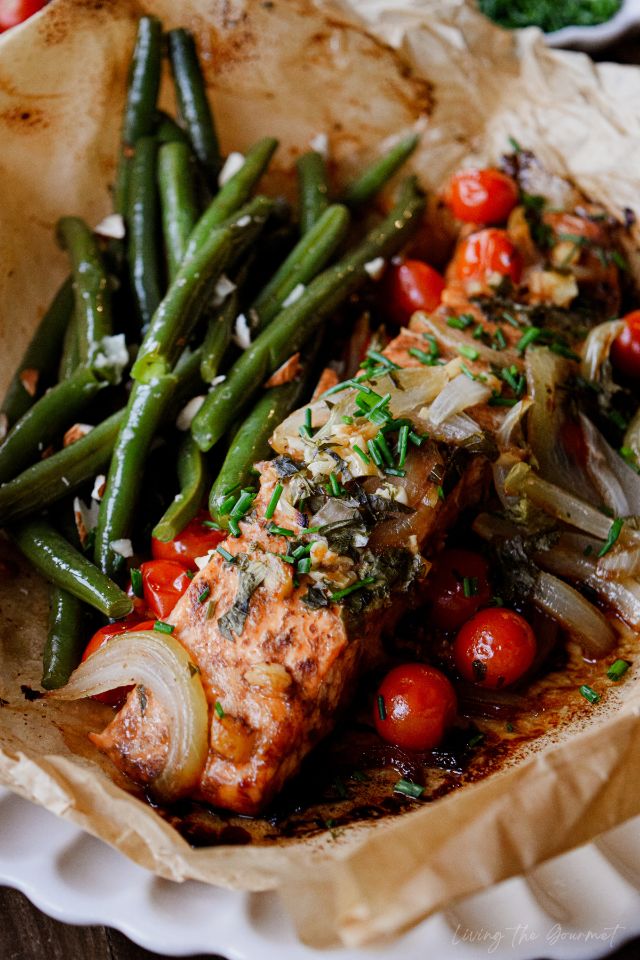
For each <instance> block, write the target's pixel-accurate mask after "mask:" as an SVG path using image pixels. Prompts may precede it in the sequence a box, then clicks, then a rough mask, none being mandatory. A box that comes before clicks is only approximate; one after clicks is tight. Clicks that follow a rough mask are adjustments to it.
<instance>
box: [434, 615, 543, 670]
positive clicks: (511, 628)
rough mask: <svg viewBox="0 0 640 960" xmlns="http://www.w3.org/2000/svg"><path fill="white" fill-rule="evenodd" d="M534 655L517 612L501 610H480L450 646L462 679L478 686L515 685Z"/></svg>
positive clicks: (529, 636)
mask: <svg viewBox="0 0 640 960" xmlns="http://www.w3.org/2000/svg"><path fill="white" fill-rule="evenodd" d="M535 654H536V638H535V635H534V632H533V630H532V629H531V627H530V626H529V624H528V623H527V621H526V620H525V619H524V617H521V616H520V614H519V613H515V612H514V611H513V610H506V609H505V608H504V607H489V608H487V609H486V610H480V612H479V613H476V614H475V616H473V617H471V619H470V620H468V621H467V622H466V623H465V625H464V626H463V627H462V629H461V630H460V632H459V633H458V636H457V637H456V639H455V642H454V645H453V656H454V659H455V662H456V666H457V668H458V670H459V671H460V673H461V674H462V676H463V677H464V678H465V680H472V681H473V682H475V683H477V684H479V685H480V686H481V687H502V686H509V684H511V683H515V682H516V680H519V679H520V677H521V676H522V675H523V674H525V673H526V672H527V670H528V669H529V667H530V666H531V664H532V663H533V658H534V657H535Z"/></svg>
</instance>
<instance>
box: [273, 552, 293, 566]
mask: <svg viewBox="0 0 640 960" xmlns="http://www.w3.org/2000/svg"><path fill="white" fill-rule="evenodd" d="M273 556H274V557H279V558H280V559H281V560H282V561H283V562H284V563H289V564H291V566H292V567H293V566H295V563H296V562H295V560H294V559H293V557H290V556H289V555H288V554H286V553H274V554H273Z"/></svg>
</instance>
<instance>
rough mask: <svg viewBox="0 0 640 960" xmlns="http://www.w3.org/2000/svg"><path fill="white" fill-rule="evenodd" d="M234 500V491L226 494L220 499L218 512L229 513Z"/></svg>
mask: <svg viewBox="0 0 640 960" xmlns="http://www.w3.org/2000/svg"><path fill="white" fill-rule="evenodd" d="M235 502H236V496H235V494H234V493H231V494H229V495H228V496H226V497H225V498H224V500H223V501H222V503H221V504H220V513H221V514H223V515H224V514H227V513H229V512H230V511H231V510H232V509H233V507H234V506H235Z"/></svg>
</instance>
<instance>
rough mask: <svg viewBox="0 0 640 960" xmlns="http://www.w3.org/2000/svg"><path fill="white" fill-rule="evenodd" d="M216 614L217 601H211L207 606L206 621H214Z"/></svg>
mask: <svg viewBox="0 0 640 960" xmlns="http://www.w3.org/2000/svg"><path fill="white" fill-rule="evenodd" d="M215 612H216V601H215V600H209V603H208V604H207V612H206V613H205V615H204V618H205V620H213V615H214V613H215Z"/></svg>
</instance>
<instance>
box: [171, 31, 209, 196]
mask: <svg viewBox="0 0 640 960" xmlns="http://www.w3.org/2000/svg"><path fill="white" fill-rule="evenodd" d="M167 37H168V41H169V58H170V60H171V69H172V71H173V80H174V83H175V88H176V99H177V101H178V108H179V111H180V116H181V118H182V121H183V123H184V125H185V127H186V128H187V130H188V132H189V137H190V139H191V143H192V145H193V149H194V152H195V155H196V157H197V158H198V160H199V161H200V163H201V165H202V168H203V170H204V172H205V174H206V177H207V180H208V182H209V186H210V188H211V189H214V188H215V187H216V186H217V183H216V181H217V176H218V172H219V170H220V147H219V146H218V136H217V133H216V129H215V123H214V119H213V115H212V113H211V108H210V106H209V100H208V99H207V91H206V87H205V82H204V77H203V76H202V70H201V69H200V63H199V62H198V54H197V52H196V47H195V43H194V40H193V37H192V35H191V34H190V33H188V32H187V31H186V30H170V31H169V33H168V35H167Z"/></svg>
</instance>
